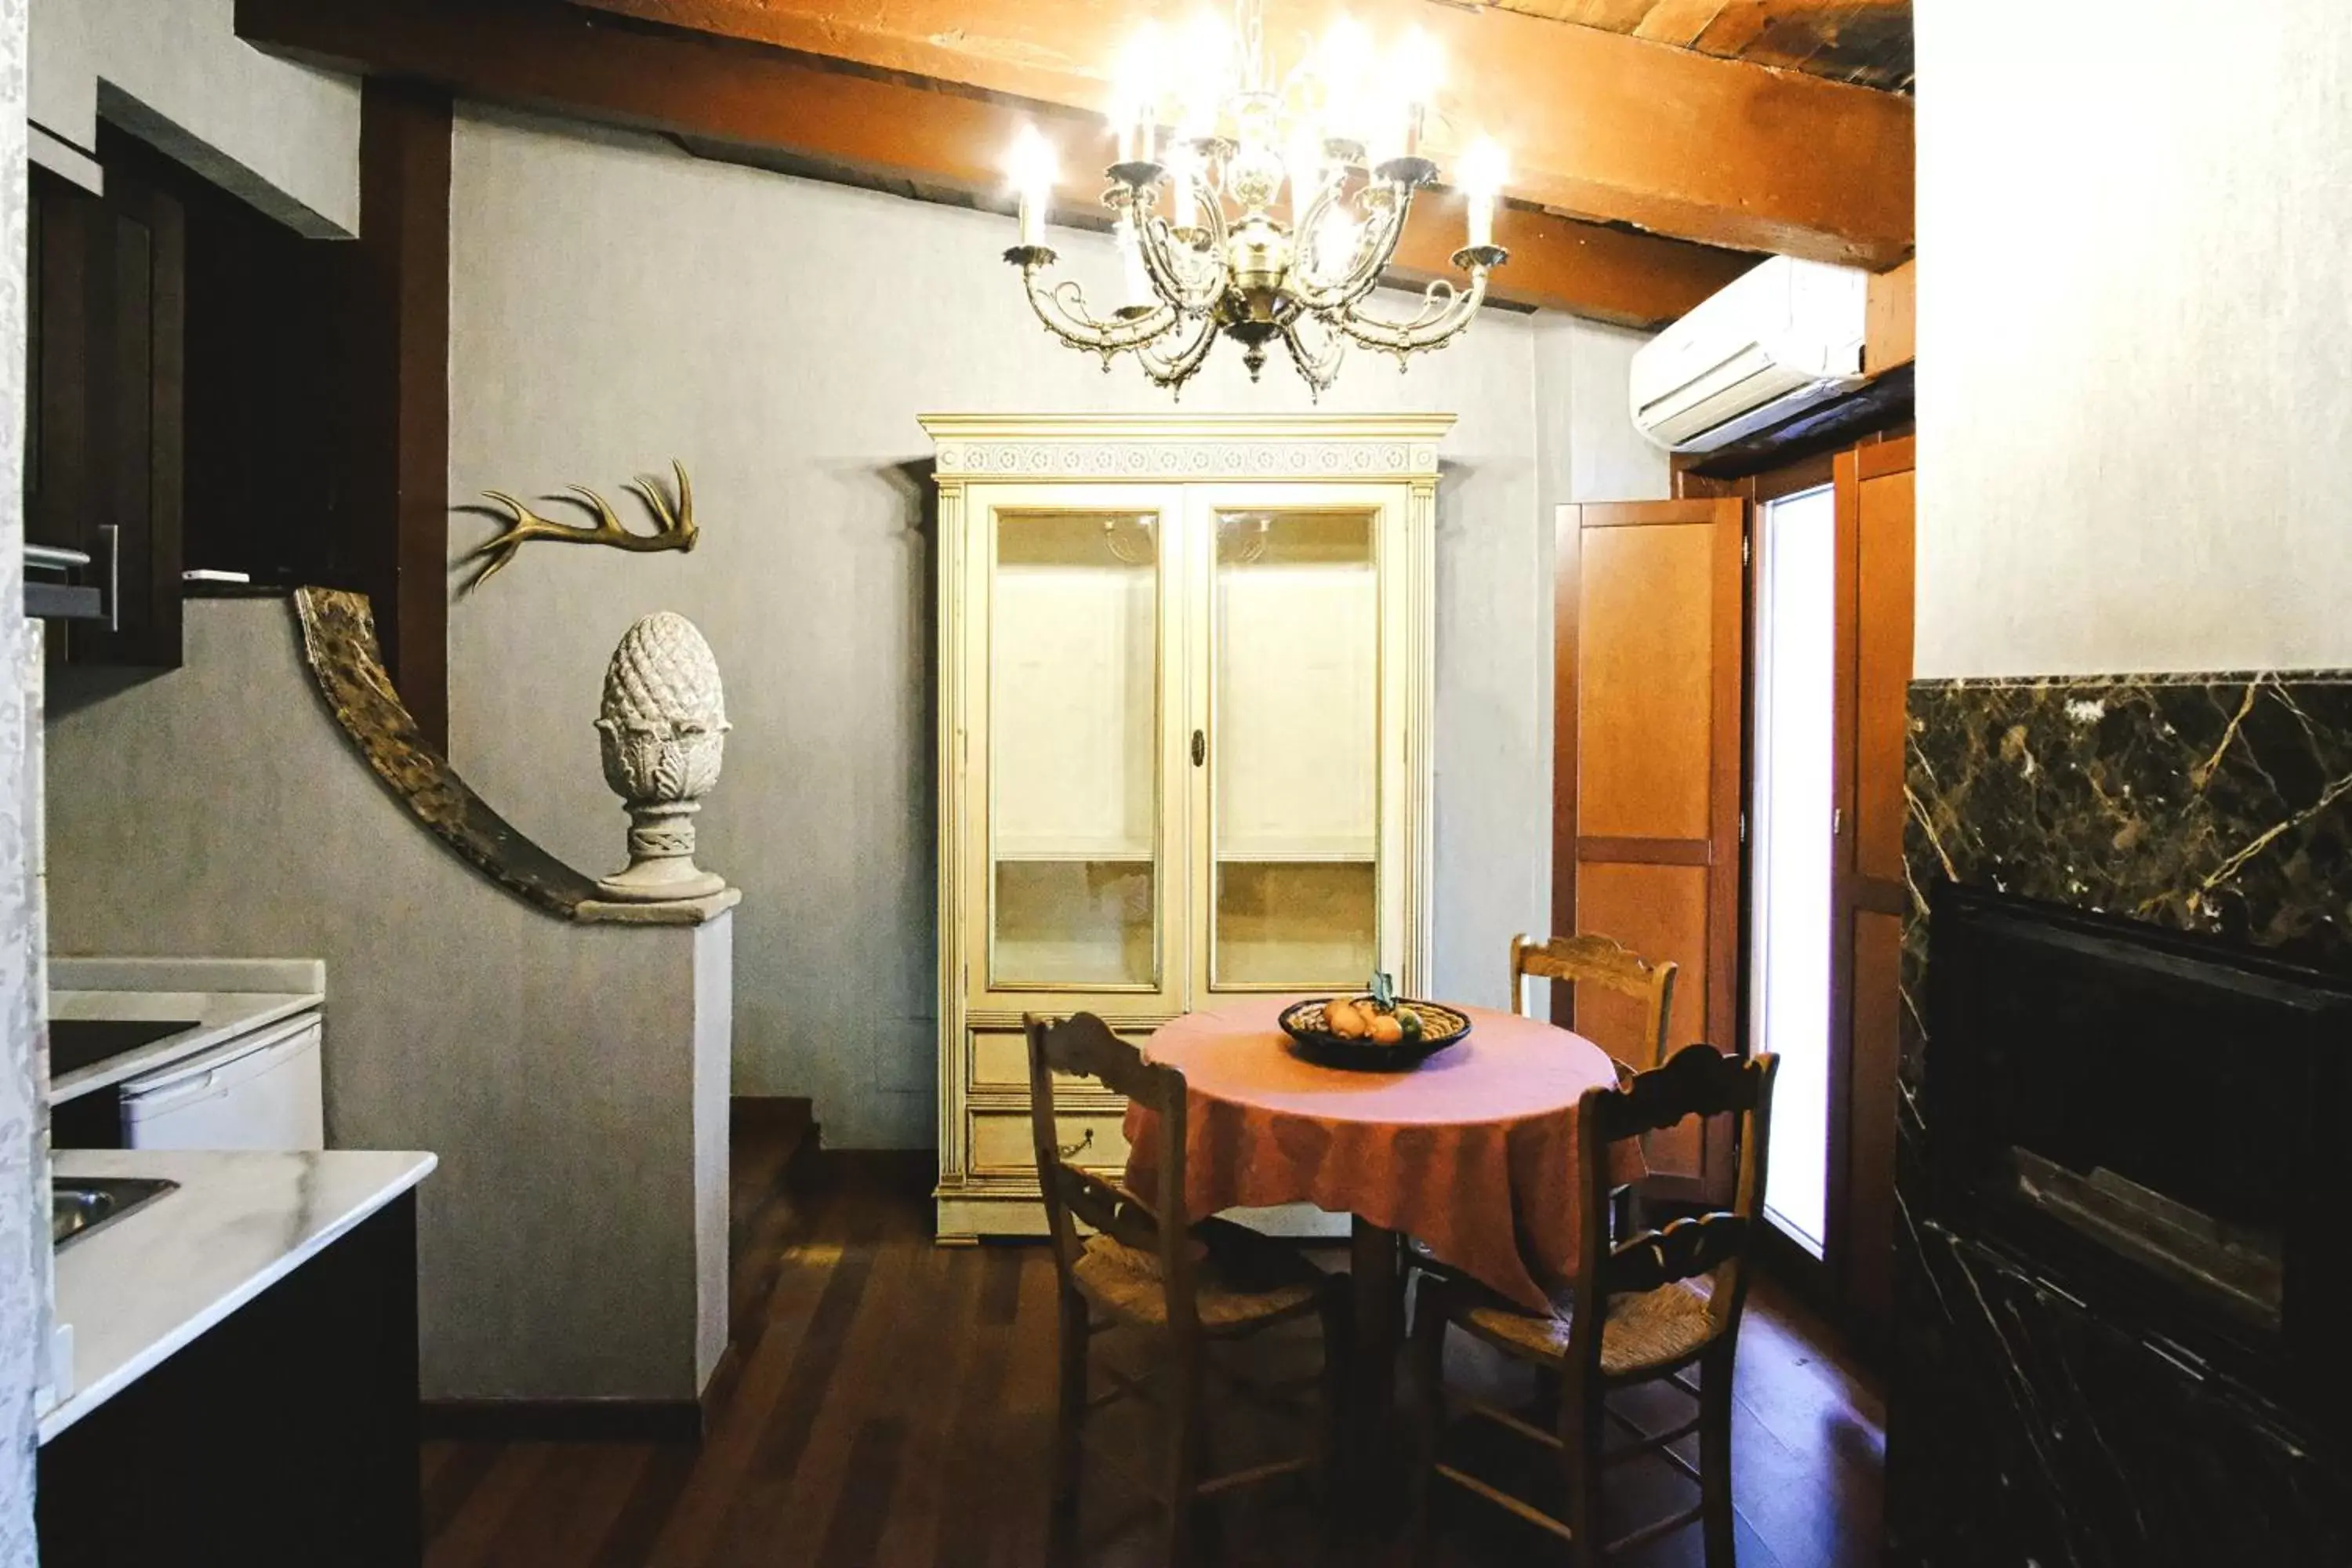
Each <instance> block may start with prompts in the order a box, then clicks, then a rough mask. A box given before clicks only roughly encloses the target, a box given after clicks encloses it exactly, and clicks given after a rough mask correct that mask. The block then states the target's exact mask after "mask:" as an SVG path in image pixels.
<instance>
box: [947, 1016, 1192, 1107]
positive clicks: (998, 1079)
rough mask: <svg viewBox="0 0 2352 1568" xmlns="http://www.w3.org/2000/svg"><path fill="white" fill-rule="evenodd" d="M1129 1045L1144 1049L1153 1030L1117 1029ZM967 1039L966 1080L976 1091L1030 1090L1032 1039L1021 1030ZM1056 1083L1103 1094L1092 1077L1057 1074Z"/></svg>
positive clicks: (975, 1033) (980, 1032)
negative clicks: (1143, 1046) (1144, 1044)
mask: <svg viewBox="0 0 2352 1568" xmlns="http://www.w3.org/2000/svg"><path fill="white" fill-rule="evenodd" d="M1112 1032H1113V1033H1115V1034H1116V1035H1118V1037H1119V1038H1120V1039H1122V1040H1125V1041H1127V1042H1128V1043H1129V1044H1130V1045H1133V1046H1137V1047H1140V1046H1141V1045H1142V1044H1143V1042H1144V1041H1146V1040H1148V1039H1150V1037H1151V1031H1150V1028H1148V1027H1146V1028H1136V1029H1117V1030H1114V1031H1112ZM964 1039H965V1041H966V1045H965V1047H964V1049H965V1061H966V1064H967V1076H966V1079H965V1081H966V1082H968V1083H969V1084H970V1085H971V1087H972V1088H974V1089H1026V1088H1028V1087H1029V1038H1028V1037H1027V1036H1025V1035H1024V1034H1023V1033H1022V1032H1021V1031H1020V1030H1018V1029H972V1030H970V1031H968V1032H967V1033H966V1034H965V1036H964ZM1055 1083H1057V1084H1060V1085H1063V1086H1065V1087H1079V1088H1085V1089H1094V1090H1097V1091H1099V1090H1100V1089H1101V1088H1102V1085H1101V1084H1099V1083H1097V1081H1096V1080H1094V1079H1090V1078H1069V1077H1066V1076H1065V1075H1063V1074H1060V1073H1056V1074H1055Z"/></svg>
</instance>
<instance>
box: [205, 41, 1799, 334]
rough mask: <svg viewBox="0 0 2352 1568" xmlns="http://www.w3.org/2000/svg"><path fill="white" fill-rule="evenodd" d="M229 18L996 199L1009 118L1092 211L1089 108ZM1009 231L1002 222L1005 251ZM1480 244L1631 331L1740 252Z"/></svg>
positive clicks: (858, 80)
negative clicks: (1061, 109) (1050, 155)
mask: <svg viewBox="0 0 2352 1568" xmlns="http://www.w3.org/2000/svg"><path fill="white" fill-rule="evenodd" d="M236 23H237V32H238V34H239V35H240V36H241V37H244V38H246V39H247V41H248V42H251V43H254V44H257V45H259V46H261V47H267V48H270V49H272V50H274V51H277V52H279V53H282V54H286V55H289V56H291V57H293V58H299V59H303V60H307V61H310V62H311V63H313V64H318V65H323V66H329V67H331V68H339V69H343V70H350V71H357V72H361V73H362V74H371V75H379V76H394V77H400V78H405V79H415V80H421V81H427V82H432V83H435V84H436V85H438V86H441V87H444V88H446V89H449V90H450V91H452V92H455V93H457V94H459V95H461V96H464V97H467V98H472V99H478V100H484V101H488V102H493V103H503V104H508V105H512V106H515V107H520V108H526V109H536V110H545V111H549V112H553V113H561V114H566V115H572V116H576V117H580V118H584V119H589V120H594V121H601V122H604V123H608V124H615V125H622V126H626V127H630V128H633V129H638V130H646V131H654V132H662V133H665V134H669V135H675V136H678V137H682V138H687V139H690V140H692V141H693V142H697V143H698V144H701V143H710V142H717V143H723V144H727V145H730V146H733V147H738V148H742V149H745V150H747V151H748V150H758V151H761V152H781V153H786V154H789V155H790V156H792V157H793V159H795V160H800V161H805V162H806V163H812V164H814V165H817V166H819V167H824V168H832V169H837V170H839V171H842V172H843V173H844V174H847V175H851V176H855V177H857V178H860V179H864V180H873V179H877V178H878V179H884V180H899V181H904V182H907V183H908V184H911V185H914V186H917V187H919V188H923V189H928V190H935V191H947V192H955V193H961V194H962V195H968V196H971V197H974V198H978V199H980V200H982V201H983V202H996V201H999V200H1002V199H1003V189H1002V187H1003V174H1002V172H1001V168H1000V161H1001V158H1002V154H1003V151H1004V149H1005V148H1007V147H1008V146H1010V145H1011V144H1012V142H1013V136H1014V134H1015V133H1016V132H1017V131H1018V130H1019V128H1020V127H1021V126H1022V125H1023V124H1024V123H1034V124H1038V125H1039V126H1040V127H1041V128H1042V129H1043V130H1044V131H1045V133H1046V135H1047V136H1048V137H1049V138H1051V139H1053V140H1055V141H1056V142H1059V143H1061V144H1062V145H1063V147H1064V153H1063V159H1062V164H1063V167H1064V168H1065V169H1066V170H1067V171H1071V172H1072V174H1071V175H1070V177H1069V179H1068V180H1067V181H1066V184H1064V186H1063V188H1062V189H1061V190H1060V191H1059V192H1058V193H1057V201H1056V206H1057V208H1058V209H1059V211H1060V212H1061V213H1062V214H1064V215H1066V216H1080V215H1087V216H1100V214H1101V207H1100V203H1099V198H1100V195H1101V183H1100V182H1099V181H1098V180H1094V179H1087V178H1085V177H1083V176H1080V175H1078V174H1076V173H1075V172H1076V171H1077V170H1080V169H1083V168H1085V167H1086V166H1087V164H1088V163H1090V162H1091V158H1090V155H1089V154H1088V153H1087V152H1086V151H1085V149H1086V148H1087V147H1088V146H1089V145H1090V144H1091V142H1092V140H1093V138H1094V137H1095V135H1096V133H1097V129H1098V127H1097V122H1096V121H1095V119H1094V117H1093V116H1091V115H1081V114H1076V113H1059V114H1056V113H1053V112H1050V111H1038V110H1032V109H1030V108H1026V107H1024V106H1020V105H1014V104H1008V103H1005V102H1002V101H999V100H992V99H989V98H986V97H982V96H977V95H974V94H971V93H959V92H950V91H941V90H938V89H933V88H930V87H928V86H925V85H922V84H919V83H915V82H910V81H908V80H905V79H896V78H891V77H886V76H879V75H875V74H870V73H865V72H857V71H851V70H845V69H840V68H832V67H829V66H828V65H826V64H825V63H824V62H820V61H815V60H811V59H807V58H800V57H796V56H793V55H788V54H784V53H782V52H780V51H777V50H773V49H770V48H752V47H745V46H742V45H740V44H737V43H731V42H728V41H725V40H720V39H713V38H708V37H693V36H688V35H685V34H678V33H671V32H666V31H654V30H646V29H643V28H638V27H635V26H628V25H625V24H619V23H614V22H610V21H606V20H603V19H599V18H597V17H595V16H593V14H591V13H587V12H583V11H580V10H576V9H574V8H572V7H571V6H569V5H561V4H554V3H550V0H500V3H496V4H492V3H488V0H237V5H236ZM1460 222H1461V218H1460V214H1459V212H1458V210H1454V204H1452V203H1450V202H1448V201H1446V200H1444V197H1443V196H1442V195H1440V196H1438V197H1436V198H1435V199H1433V200H1431V201H1429V202H1427V203H1424V204H1423V208H1422V210H1420V211H1417V212H1416V214H1415V215H1414V217H1413V219H1412V225H1411V226H1410V227H1409V228H1408V229H1407V231H1406V236H1405V240H1404V244H1403V245H1402V247H1401V248H1400V250H1399V253H1398V258H1397V263H1398V265H1397V270H1398V273H1399V275H1400V276H1401V278H1403V279H1428V278H1437V277H1444V276H1449V275H1454V268H1453V267H1452V264H1451V260H1450V258H1451V256H1452V254H1453V251H1454V247H1456V246H1457V245H1459V244H1460V241H1461V236H1460V229H1459V226H1460ZM1496 239H1497V240H1498V241H1499V242H1500V243H1502V244H1503V245H1505V246H1507V247H1510V249H1511V252H1512V255H1511V260H1510V263H1509V264H1508V265H1507V266H1506V267H1504V268H1501V269H1500V270H1499V271H1497V272H1496V275H1495V278H1496V282H1495V284H1494V286H1493V287H1492V289H1490V295H1491V297H1492V298H1494V299H1496V300H1498V301H1500V302H1502V303H1506V304H1517V305H1523V306H1529V307H1541V308H1549V309H1555V310H1568V311H1571V312H1574V313H1576V314H1578V315H1583V316H1589V317H1593V318H1596V319H1599V320H1602V321H1616V322H1620V323H1623V324H1627V325H1633V326H1644V327H1654V326H1657V325H1660V324H1662V323H1664V322H1665V321H1672V320H1673V319H1675V317H1677V316H1679V315H1681V314H1683V313H1684V312H1685V311H1686V310H1689V309H1690V308H1691V307H1692V306H1694V305H1696V304H1697V303H1698V302H1699V301H1700V300H1704V299H1706V297H1707V295H1709V294H1711V293H1713V292H1714V291H1715V290H1716V289H1719V288H1721V287H1722V286H1723V285H1724V284H1726V283H1727V282H1729V281H1730V280H1731V279H1733V278H1735V277H1737V276H1738V275H1739V274H1740V273H1741V272H1742V271H1745V270H1746V269H1747V268H1749V267H1750V266H1753V265H1754V264H1755V261H1756V259H1757V258H1755V257H1753V256H1749V255H1743V254H1739V253H1737V252H1732V251H1726V250H1720V249H1714V248H1710V247H1706V246H1700V245H1691V244H1685V243H1683V242H1680V241H1676V240H1671V239H1664V238H1659V237H1654V236H1650V235H1643V234H1634V233H1629V232H1626V231H1624V230H1622V229H1618V228H1612V227H1609V226H1601V225H1596V224H1589V223H1580V222H1576V221H1574V220H1570V219H1566V218H1560V217H1556V216H1552V215H1550V214H1547V213H1543V212H1538V211H1536V210H1533V209H1530V208H1527V207H1520V206H1506V207H1505V208H1504V209H1503V210H1502V211H1500V212H1499V213H1497V214H1496ZM1011 242H1012V234H1011V230H1010V227H1009V226H1008V228H1007V233H1006V243H1007V244H1010V243H1011ZM1008 287H1010V283H1009V281H1008Z"/></svg>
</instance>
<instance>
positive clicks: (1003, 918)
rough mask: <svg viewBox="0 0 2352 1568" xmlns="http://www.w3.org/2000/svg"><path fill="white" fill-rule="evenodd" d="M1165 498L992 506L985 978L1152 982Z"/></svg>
mask: <svg viewBox="0 0 2352 1568" xmlns="http://www.w3.org/2000/svg"><path fill="white" fill-rule="evenodd" d="M1163 511H1164V509H1161V508H1160V507H1158V506H1156V505H1144V506H1140V507H1132V508H1130V507H1122V506H1119V505H1117V504H1111V505H1108V506H1105V507H1104V508H1102V509H1101V510H1044V509H1042V508H1041V509H1036V510H1027V509H1023V508H1019V507H1015V506H1005V505H999V506H995V507H992V508H991V509H990V513H991V516H992V523H993V528H992V532H993V535H994V538H993V549H992V552H991V554H990V555H989V557H988V558H987V559H988V562H989V571H990V573H991V578H990V583H989V604H988V613H987V633H986V650H985V652H986V659H987V667H986V668H987V675H986V679H987V683H988V723H987V727H986V730H985V733H986V735H987V737H988V748H989V754H988V757H987V761H986V774H987V778H988V843H987V850H986V853H987V855H988V868H987V876H988V884H989V890H988V904H989V918H988V946H987V966H988V984H989V985H990V986H991V987H992V988H993V989H1000V990H1045V991H1068V992H1085V991H1152V990H1156V989H1158V988H1159V987H1160V984H1161V978H1162V973H1163V968H1164V965H1163V952H1164V948H1165V944H1166V936H1165V933H1164V931H1162V929H1161V928H1162V923H1163V922H1162V921H1161V918H1160V911H1161V907H1162V900H1161V897H1160V894H1161V881H1162V876H1163V870H1162V866H1161V854H1160V848H1161V842H1162V833H1161V824H1162V819H1163V814H1162V810H1161V783H1162V777H1163V755H1164V752H1165V747H1164V745H1163V742H1162V734H1163V724H1162V717H1161V711H1160V668H1161V658H1160V650H1161V645H1162V642H1163V634H1164V627H1165V625H1166V622H1167V621H1168V619H1169V611H1168V607H1167V606H1166V605H1165V604H1164V603H1163V600H1162V591H1161V583H1162V578H1163V574H1162V572H1161V569H1160V562H1161V558H1162V555H1163V553H1164V535H1165V533H1166V528H1165V526H1164V524H1165V521H1166V519H1165V517H1164V515H1163Z"/></svg>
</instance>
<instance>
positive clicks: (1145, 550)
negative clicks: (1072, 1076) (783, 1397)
mask: <svg viewBox="0 0 2352 1568" xmlns="http://www.w3.org/2000/svg"><path fill="white" fill-rule="evenodd" d="M1453 423H1454V421H1453V417H1452V416H1438V415H1414V416H1380V417H1361V418H1359V417H1341V416H1305V417H1286V418H1270V419H1261V418H1234V417H1223V416H1217V417H1183V416H1169V417H1162V418H1128V417H1111V416H1101V417H1093V418H1086V417H1055V418H1042V417H1041V418H1014V417H995V416H989V417H981V416H939V417H932V418H927V419H925V420H924V421H923V427H924V428H925V429H926V430H927V431H929V433H930V436H931V437H932V439H933V441H934V442H935V443H936V444H937V447H938V482H939V490H940V509H939V535H938V537H939V595H940V627H939V650H940V772H939V780H940V785H939V787H940V861H939V864H940V1127H939V1138H940V1184H939V1192H938V1200H939V1233H940V1238H941V1239H942V1240H962V1239H969V1238H972V1237H981V1236H1004V1235H1034V1234H1039V1233H1042V1231H1043V1229H1044V1211H1043V1208H1042V1205H1040V1204H1039V1203H1038V1200H1037V1182H1036V1171H1035V1165H1034V1158H1033V1155H1032V1152H1031V1147H1030V1131H1029V1121H1028V1102H1029V1089H1028V1068H1027V1065H1026V1054H1025V1047H1024V1042H1023V1037H1022V1032H1021V1019H1022V1016H1023V1015H1024V1013H1042V1014H1050V1015H1062V1014H1067V1013H1073V1012H1078V1011H1086V1012H1091V1013H1095V1014H1098V1015H1099V1016H1102V1017H1103V1018H1104V1019H1105V1020H1107V1021H1108V1023H1109V1024H1110V1025H1111V1026H1113V1027H1114V1028H1116V1029H1118V1031H1119V1032H1120V1033H1122V1034H1125V1035H1129V1036H1131V1037H1135V1038H1138V1039H1140V1038H1141V1037H1143V1036H1145V1035H1147V1034H1148V1033H1150V1030H1151V1029H1152V1028H1153V1027H1154V1026H1158V1025H1160V1024H1161V1023H1164V1022H1166V1021H1167V1020H1168V1019H1170V1018H1172V1017H1174V1016H1177V1015H1178V1014H1181V1013H1184V1012H1188V1011H1192V1010H1194V1009H1198V1008H1204V1007H1215V1006H1219V1005H1225V1004H1228V1003H1231V1002H1233V1001H1236V1000H1239V999H1240V998H1242V997H1243V996H1244V995H1246V994H1250V993H1277V992H1293V991H1297V992H1318V991H1320V992H1328V991H1330V990H1333V989H1335V988H1341V987H1358V986H1361V985H1362V984H1364V983H1365V981H1366V980H1367V979H1368V977H1369V976H1370V973H1371V972H1372V971H1373V970H1374V969H1375V968H1379V969H1385V970H1387V971H1389V972H1390V973H1393V974H1394V975H1396V976H1397V979H1398V982H1399V984H1400V986H1401V987H1402V989H1404V990H1406V991H1408V992H1412V993H1420V992H1421V991H1422V989H1423V978H1424V966H1425V964H1426V963H1427V955H1428V952H1429V898H1430V877H1429V854H1430V842H1429V796H1430V746H1429V737H1430V686H1431V681H1430V677H1431V637H1432V625H1431V595H1432V592H1433V586H1434V584H1433V567H1432V559H1431V557H1432V535H1433V530H1434V512H1435V505H1436V489H1437V447H1438V442H1439V440H1440V439H1441V438H1442V437H1444V434H1445V433H1446V431H1447V430H1448V429H1449V428H1450V427H1451V426H1452V425H1453ZM1123 1110H1124V1106H1123V1103H1122V1102H1121V1101H1120V1100H1118V1097H1116V1096H1114V1095H1111V1094H1109V1093H1108V1092H1107V1091H1105V1090H1104V1089H1102V1088H1101V1087H1100V1086H1099V1085H1097V1084H1096V1083H1094V1082H1093V1081H1092V1080H1074V1081H1071V1082H1068V1083H1066V1084H1063V1085H1061V1086H1060V1087H1059V1088H1058V1089H1057V1090H1056V1101H1055V1112H1056V1115H1057V1116H1058V1118H1059V1124H1060V1127H1061V1131H1062V1135H1063V1137H1064V1139H1065V1140H1066V1142H1065V1144H1064V1149H1065V1152H1068V1153H1071V1154H1074V1155H1076V1156H1079V1163H1090V1164H1093V1165H1095V1166H1097V1167H1099V1168H1101V1169H1104V1170H1108V1171H1116V1170H1117V1169H1118V1168H1119V1167H1120V1166H1121V1165H1123V1164H1124V1163H1125V1161H1126V1157H1127V1144H1126V1141H1125V1139H1124V1138H1123V1137H1122V1135H1121V1132H1120V1121H1121V1117H1122V1113H1123Z"/></svg>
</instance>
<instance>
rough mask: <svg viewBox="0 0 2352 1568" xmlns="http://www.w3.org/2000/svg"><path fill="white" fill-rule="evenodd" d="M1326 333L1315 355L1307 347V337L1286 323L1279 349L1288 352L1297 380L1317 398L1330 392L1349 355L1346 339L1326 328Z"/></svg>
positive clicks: (1289, 322) (1297, 323)
mask: <svg viewBox="0 0 2352 1568" xmlns="http://www.w3.org/2000/svg"><path fill="white" fill-rule="evenodd" d="M1303 319H1305V318H1302V320H1303ZM1325 331H1326V332H1327V333H1328V336H1327V338H1326V339H1325V341H1324V344H1323V347H1322V349H1321V351H1320V352H1319V353H1318V352H1317V351H1315V350H1311V349H1309V348H1308V347H1307V340H1306V335H1305V334H1304V333H1303V332H1301V331H1299V321H1288V322H1286V323H1284V325H1283V329H1282V346H1283V347H1285V348H1286V349H1288V350H1289V351H1290V363H1293V364H1295V365H1297V367H1298V374H1299V376H1300V377H1301V378H1302V379H1303V380H1304V381H1305V382H1306V383H1307V390H1308V391H1310V392H1312V393H1315V394H1316V395H1321V394H1323V393H1325V392H1328V391H1329V390H1330V388H1331V384H1332V383H1333V382H1335V381H1338V380H1339V362H1340V360H1342V359H1343V358H1345V357H1346V355H1347V353H1348V340H1347V339H1346V338H1345V337H1343V336H1341V335H1340V334H1339V332H1338V331H1331V330H1330V328H1329V327H1328V325H1327V326H1326V328H1325Z"/></svg>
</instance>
